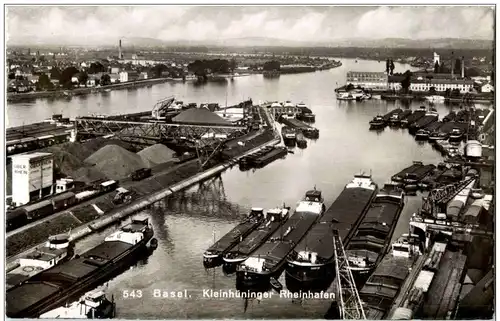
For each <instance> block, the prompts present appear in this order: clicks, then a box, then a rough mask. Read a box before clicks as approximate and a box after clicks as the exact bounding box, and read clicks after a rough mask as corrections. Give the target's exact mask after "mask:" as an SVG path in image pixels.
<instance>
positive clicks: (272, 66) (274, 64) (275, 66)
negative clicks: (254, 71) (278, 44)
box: [262, 60, 281, 71]
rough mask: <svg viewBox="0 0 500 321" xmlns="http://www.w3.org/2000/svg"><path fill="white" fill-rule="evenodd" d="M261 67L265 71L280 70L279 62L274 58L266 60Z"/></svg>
mask: <svg viewBox="0 0 500 321" xmlns="http://www.w3.org/2000/svg"><path fill="white" fill-rule="evenodd" d="M262 69H264V70H265V71H279V70H281V64H280V62H279V61H276V60H271V61H266V62H265V63H264V66H263V67H262Z"/></svg>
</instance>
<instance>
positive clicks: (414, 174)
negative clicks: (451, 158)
mask: <svg viewBox="0 0 500 321" xmlns="http://www.w3.org/2000/svg"><path fill="white" fill-rule="evenodd" d="M434 169H436V166H435V165H433V164H429V165H423V166H420V167H419V168H416V169H415V170H414V171H411V172H408V173H406V175H405V178H404V179H403V182H404V184H405V185H406V186H408V185H416V184H418V183H419V182H420V181H421V180H422V179H423V178H424V177H425V176H427V175H428V174H429V173H431V172H432V171H433V170H434Z"/></svg>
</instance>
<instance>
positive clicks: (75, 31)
mask: <svg viewBox="0 0 500 321" xmlns="http://www.w3.org/2000/svg"><path fill="white" fill-rule="evenodd" d="M493 10H494V9H493V8H492V7H491V6H490V7H487V6H482V7H479V6H475V7H472V6H446V7H443V6H441V7H438V6H420V7H415V6H413V7H411V6H391V7H388V6H364V7H361V6H274V7H272V6H224V7H221V6H205V7H203V6H24V7H23V6H7V9H6V39H7V44H10V45H18V44H23V43H25V42H31V43H33V42H34V43H40V44H43V43H61V44H81V45H86V44H89V45H90V44H105V43H107V42H112V43H115V42H116V40H117V39H119V38H127V37H128V38H133V37H146V38H155V39H160V40H164V41H177V40H188V41H215V40H221V39H234V38H246V37H269V38H279V39H284V40H288V41H308V42H310V41H314V42H330V41H335V40H343V39H351V38H371V39H380V38H408V39H427V38H469V39H470V38H472V39H484V40H492V39H493V21H494V11H493Z"/></svg>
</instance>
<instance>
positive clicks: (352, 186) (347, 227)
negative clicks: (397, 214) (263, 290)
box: [285, 175, 377, 292]
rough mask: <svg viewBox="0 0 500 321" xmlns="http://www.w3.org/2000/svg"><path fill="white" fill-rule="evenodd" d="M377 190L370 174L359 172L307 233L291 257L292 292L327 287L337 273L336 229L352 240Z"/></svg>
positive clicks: (289, 281)
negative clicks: (360, 173) (334, 240)
mask: <svg viewBox="0 0 500 321" xmlns="http://www.w3.org/2000/svg"><path fill="white" fill-rule="evenodd" d="M376 190H377V185H376V184H375V183H374V182H373V181H372V180H371V177H370V176H364V175H356V176H355V177H354V178H353V180H352V181H351V182H349V183H348V184H347V185H346V186H345V188H344V190H343V191H342V192H341V193H340V195H339V196H338V197H337V199H336V200H335V202H333V204H332V205H331V206H330V208H329V209H328V210H327V211H326V213H325V214H324V215H323V216H322V217H321V218H320V220H319V222H318V223H317V224H316V225H314V226H313V227H312V229H311V231H310V232H309V233H308V234H307V236H306V237H305V238H304V239H303V240H302V241H301V242H300V243H299V244H298V245H297V246H296V247H295V249H294V250H293V251H292V252H291V253H290V254H289V255H288V257H287V265H286V275H285V281H286V287H287V289H288V290H289V291H291V292H299V291H303V292H304V291H311V292H317V291H325V290H326V289H327V288H328V287H329V285H330V284H331V283H332V281H333V278H334V277H335V259H336V258H335V253H334V247H333V239H334V234H333V233H334V230H336V231H338V234H339V237H340V238H341V239H342V241H343V243H344V244H348V243H349V240H350V238H351V236H352V235H354V233H355V232H356V230H357V227H358V225H359V222H360V221H361V220H362V218H363V217H364V215H365V213H366V211H367V209H368V208H369V204H370V202H371V200H372V199H373V196H374V195H375V193H376Z"/></svg>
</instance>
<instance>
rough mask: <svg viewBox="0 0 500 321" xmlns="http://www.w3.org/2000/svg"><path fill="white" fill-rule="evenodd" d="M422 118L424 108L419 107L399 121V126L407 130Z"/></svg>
mask: <svg viewBox="0 0 500 321" xmlns="http://www.w3.org/2000/svg"><path fill="white" fill-rule="evenodd" d="M424 116H425V106H421V107H420V108H419V109H418V110H415V111H414V112H413V114H411V115H409V116H408V117H406V118H405V119H401V122H400V126H401V127H403V128H407V127H409V126H410V125H412V124H413V123H415V122H416V121H418V120H420V118H422V117H424Z"/></svg>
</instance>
